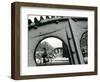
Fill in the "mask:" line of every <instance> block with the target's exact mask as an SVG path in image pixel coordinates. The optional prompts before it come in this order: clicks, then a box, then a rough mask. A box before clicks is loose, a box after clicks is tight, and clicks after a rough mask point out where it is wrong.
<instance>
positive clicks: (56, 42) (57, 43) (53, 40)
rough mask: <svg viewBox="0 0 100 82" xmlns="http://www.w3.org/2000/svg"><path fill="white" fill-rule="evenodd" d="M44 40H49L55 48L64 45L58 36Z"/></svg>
mask: <svg viewBox="0 0 100 82" xmlns="http://www.w3.org/2000/svg"><path fill="white" fill-rule="evenodd" d="M44 41H46V42H48V43H49V44H50V45H51V46H53V47H54V48H57V47H62V41H61V40H60V39H58V38H54V37H49V38H46V39H44V40H43V41H42V42H44Z"/></svg>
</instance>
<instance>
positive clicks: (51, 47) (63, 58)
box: [34, 37, 71, 66]
mask: <svg viewBox="0 0 100 82" xmlns="http://www.w3.org/2000/svg"><path fill="white" fill-rule="evenodd" d="M34 55H35V56H34V59H35V62H36V65H37V66H48V65H69V64H71V61H70V56H69V51H68V48H67V45H66V44H65V43H64V41H63V40H62V39H60V38H57V37H47V38H45V39H42V40H41V41H40V42H39V43H38V45H37V47H36V49H35V53H34Z"/></svg>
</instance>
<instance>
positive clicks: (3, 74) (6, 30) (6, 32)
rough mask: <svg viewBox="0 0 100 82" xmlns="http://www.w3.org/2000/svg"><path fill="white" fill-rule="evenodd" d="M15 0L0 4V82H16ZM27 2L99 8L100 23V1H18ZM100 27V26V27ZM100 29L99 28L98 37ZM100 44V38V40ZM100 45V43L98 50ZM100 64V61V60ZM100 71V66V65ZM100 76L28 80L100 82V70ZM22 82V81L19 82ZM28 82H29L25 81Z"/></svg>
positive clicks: (4, 0)
mask: <svg viewBox="0 0 100 82" xmlns="http://www.w3.org/2000/svg"><path fill="white" fill-rule="evenodd" d="M13 1H15V0H1V2H0V10H1V12H0V82H16V81H15V80H12V79H10V70H11V68H10V66H11V61H10V60H11V2H13ZM16 1H26V2H28V1H29V2H38V3H52V4H55V3H56V4H69V5H87V6H98V10H99V12H98V15H99V16H98V22H100V0H16ZM99 26H100V25H98V27H99ZM99 34H100V29H99V28H98V35H99ZM98 42H100V38H98ZM99 47H100V43H98V49H99ZM99 54H100V50H98V59H99V58H100V55H99ZM98 62H100V60H98ZM98 69H100V64H99V65H98ZM98 72H99V73H98V75H97V76H96V75H94V76H79V77H63V78H52V79H37V80H28V81H29V82H33V81H35V82H40V81H44V82H52V81H56V82H57V81H58V82H61V81H62V82H64V81H67V82H74V81H76V82H80V81H81V82H85V81H86V82H90V81H93V82H99V81H100V70H99V71H98ZM19 82H20V81H19ZM23 82H27V80H23Z"/></svg>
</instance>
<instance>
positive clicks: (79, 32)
mask: <svg viewBox="0 0 100 82" xmlns="http://www.w3.org/2000/svg"><path fill="white" fill-rule="evenodd" d="M78 64H88V18H87V17H72V16H49V15H45V16H44V15H32V14H31V15H28V66H52V65H78Z"/></svg>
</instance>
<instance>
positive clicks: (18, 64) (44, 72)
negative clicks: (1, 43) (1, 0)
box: [11, 2, 98, 79]
mask: <svg viewBox="0 0 100 82" xmlns="http://www.w3.org/2000/svg"><path fill="white" fill-rule="evenodd" d="M97 31H98V30H97V7H93V6H91V7H89V6H79V5H57V4H42V3H27V2H26V3H24V2H15V3H12V56H11V60H12V62H11V63H12V64H11V65H12V70H11V73H12V78H13V79H38V78H54V77H67V76H68V77H69V76H83V75H97V58H98V57H97Z"/></svg>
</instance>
